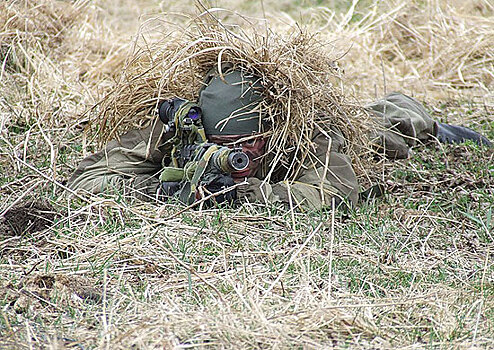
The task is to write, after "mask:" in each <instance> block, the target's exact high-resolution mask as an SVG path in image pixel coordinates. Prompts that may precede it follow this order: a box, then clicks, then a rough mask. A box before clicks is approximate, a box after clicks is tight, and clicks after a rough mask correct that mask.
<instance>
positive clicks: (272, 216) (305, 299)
mask: <svg viewBox="0 0 494 350" xmlns="http://www.w3.org/2000/svg"><path fill="white" fill-rule="evenodd" d="M213 5H214V7H216V8H218V9H220V8H221V9H222V10H217V11H210V12H206V11H205V8H204V6H207V5H206V4H205V3H195V2H193V1H191V0H188V1H180V2H179V1H167V2H160V1H158V0H139V1H133V0H118V1H109V0H95V1H88V0H76V1H71V2H69V1H56V0H40V1H33V0H28V1H26V0H8V1H4V2H2V3H0V172H1V174H2V176H1V178H0V198H1V203H0V348H2V349H3V348H5V349H35V348H53V349H62V348H79V349H95V348H98V349H99V348H102V349H103V348H105V349H128V348H131V347H134V348H139V349H141V348H142V349H154V348H165V349H168V348H177V349H179V348H239V349H244V348H282V349H288V348H304V349H305V348H309V349H312V348H314V349H319V348H336V349H339V348H362V349H381V348H403V349H414V348H434V349H435V348H438V349H443V348H444V349H449V348H455V349H472V348H491V347H492V344H493V343H494V312H493V310H494V285H493V281H494V265H493V261H494V246H493V242H494V237H493V235H494V218H493V214H494V210H493V208H494V153H493V151H492V150H487V149H485V148H482V147H479V146H477V145H474V144H470V143H467V144H464V145H460V146H444V145H430V147H428V148H425V147H422V146H419V147H416V148H415V149H414V150H413V155H412V157H411V158H410V159H408V160H402V161H398V162H394V161H388V160H384V159H375V158H374V154H373V153H372V152H369V151H368V150H367V148H365V147H362V145H365V139H364V138H363V133H362V131H361V130H366V129H367V128H368V127H371V125H369V121H368V120H367V119H366V118H367V117H366V115H365V114H363V113H362V111H361V108H360V107H359V106H361V105H363V104H364V103H366V102H369V101H372V100H373V99H375V98H376V97H380V96H382V95H383V94H384V93H385V92H391V91H393V90H400V91H403V92H405V93H408V94H410V95H413V96H414V97H416V98H418V99H419V100H421V101H423V102H424V103H425V104H426V106H427V108H428V110H429V111H430V112H431V114H432V115H433V116H434V117H435V118H436V119H438V120H440V121H443V122H452V123H457V124H462V125H466V126H469V127H471V128H473V129H475V130H477V131H479V132H482V133H484V134H485V135H486V136H488V137H489V138H490V139H494V121H493V120H494V119H493V115H494V95H493V91H494V75H493V72H494V51H493V49H492V48H493V47H494V34H493V33H494V6H493V5H492V2H491V1H489V0H472V1H461V0H449V1H446V0H425V1H419V0H414V1H404V0H385V1H372V0H360V1H358V0H357V1H353V2H352V3H350V2H346V1H337V0H333V1H327V2H323V1H317V0H301V1H288V0H280V1H277V2H268V1H264V2H257V1H252V0H243V1H240V0H235V1H231V0H230V1H226V0H224V1H223V0H218V1H214V3H213ZM165 7H166V8H165ZM225 9H227V10H225ZM163 11H166V12H167V13H162V12H163ZM184 13H187V15H184ZM199 14H202V15H199ZM218 20H221V22H219V21H218ZM297 23H299V24H297ZM170 39H173V40H170ZM218 53H221V55H220V57H221V60H223V61H234V62H235V63H236V64H237V65H238V66H241V67H243V68H244V69H247V70H249V71H251V72H253V73H256V74H258V75H260V76H261V77H262V79H263V84H264V86H266V87H267V91H268V94H269V96H268V99H267V102H266V105H265V108H266V109H267V110H268V116H269V118H271V119H272V121H273V123H274V124H275V125H276V127H275V128H274V130H273V131H272V136H273V138H272V142H271V144H270V150H271V151H272V153H273V156H274V159H275V160H276V159H277V160H278V161H280V162H286V160H287V158H286V155H285V154H284V152H285V151H286V150H287V149H298V152H299V153H300V154H301V155H303V154H305V153H306V152H308V151H309V143H308V129H309V128H311V127H314V125H315V124H318V123H319V124H321V123H322V124H324V123H334V124H336V125H338V127H339V128H341V129H342V130H343V132H344V133H345V134H346V136H347V137H348V138H349V139H350V140H351V141H352V143H351V145H350V147H349V149H348V152H349V153H350V154H351V155H352V157H353V158H354V160H355V165H356V168H357V170H358V172H359V177H360V181H361V183H362V184H364V185H367V184H371V183H374V182H375V181H377V180H378V179H379V180H380V182H382V183H384V184H385V187H386V190H387V195H386V196H385V198H382V199H375V200H370V201H369V202H366V203H362V204H361V205H360V206H359V207H358V208H355V209H351V210H347V211H344V210H341V211H336V212H334V211H331V210H328V211H318V212H304V211H290V210H286V208H284V207H281V206H280V207H277V206H275V205H271V206H264V205H257V204H248V205H245V206H242V207H240V208H236V209H232V208H223V209H210V210H184V207H183V206H179V205H175V204H166V203H163V204H161V205H159V206H156V205H153V204H148V203H142V202H139V201H138V200H135V199H133V198H126V197H125V196H124V194H122V195H118V194H117V195H115V196H94V197H89V196H81V195H79V194H76V193H73V192H71V191H70V190H68V189H67V188H66V186H65V179H67V177H68V176H69V175H70V174H71V173H72V171H73V170H74V169H75V167H76V166H77V164H78V162H79V161H80V160H81V158H82V157H84V156H85V155H88V154H89V153H90V152H93V151H95V150H97V147H98V146H99V145H98V143H99V142H101V141H104V140H107V139H108V138H111V137H113V136H115V135H118V134H120V133H122V132H123V131H125V130H127V129H129V128H131V127H135V126H144V125H145V124H146V123H150V122H151V120H152V116H153V110H154V109H155V106H156V103H157V101H158V100H159V99H160V98H163V97H168V96H172V95H182V96H185V97H188V98H195V97H196V96H197V95H196V94H197V89H198V87H199V86H200V82H201V80H202V74H203V73H204V72H205V71H206V70H207V69H208V67H209V66H210V65H214V64H216V65H217V64H218ZM184 76H186V77H187V79H178V78H177V77H184ZM320 113H324V115H325V116H326V117H325V118H323V119H321V118H319V114H320ZM294 166H295V165H294Z"/></svg>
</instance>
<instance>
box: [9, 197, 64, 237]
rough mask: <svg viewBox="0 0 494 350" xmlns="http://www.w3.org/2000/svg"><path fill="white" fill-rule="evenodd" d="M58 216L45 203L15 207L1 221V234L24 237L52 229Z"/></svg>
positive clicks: (30, 203)
mask: <svg viewBox="0 0 494 350" xmlns="http://www.w3.org/2000/svg"><path fill="white" fill-rule="evenodd" d="M56 216H57V213H56V211H55V210H54V208H53V207H52V206H51V205H49V204H48V203H45V202H40V201H29V202H26V203H23V204H20V205H16V206H13V207H12V208H11V209H9V211H7V212H6V213H5V214H4V216H3V219H1V221H0V228H1V230H0V234H2V231H3V235H4V236H24V235H26V234H30V233H35V232H38V231H41V230H44V229H46V228H47V227H50V226H51V225H52V224H53V221H54V220H55V218H56Z"/></svg>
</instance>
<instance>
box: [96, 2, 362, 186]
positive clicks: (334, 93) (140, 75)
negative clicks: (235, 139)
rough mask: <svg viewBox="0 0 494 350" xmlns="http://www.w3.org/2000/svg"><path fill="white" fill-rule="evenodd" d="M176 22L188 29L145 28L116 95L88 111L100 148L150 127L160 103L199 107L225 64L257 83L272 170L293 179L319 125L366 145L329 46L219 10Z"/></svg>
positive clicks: (308, 35) (172, 26) (298, 30)
mask: <svg viewBox="0 0 494 350" xmlns="http://www.w3.org/2000/svg"><path fill="white" fill-rule="evenodd" d="M220 16H221V18H222V19H223V20H220V19H219V17H220ZM181 19H182V23H185V22H186V25H185V26H181V25H177V24H172V23H170V22H166V23H165V24H166V25H165V26H164V27H165V28H166V30H165V31H163V32H160V31H159V29H158V28H162V27H163V23H158V24H157V23H156V22H153V21H150V22H148V23H147V24H145V25H144V26H143V28H142V32H141V33H140V34H141V36H140V39H141V40H137V44H136V47H135V50H134V52H132V54H131V55H130V57H129V58H128V61H127V65H126V67H125V69H124V71H123V72H122V75H121V78H120V80H119V81H118V83H117V84H116V87H115V89H114V90H113V91H112V92H111V93H110V94H109V95H107V96H106V97H105V98H104V99H103V100H102V101H101V103H100V104H99V105H98V106H96V107H95V108H94V109H93V112H95V117H94V118H95V119H94V120H93V123H92V125H93V126H94V125H96V126H97V127H98V133H99V136H100V141H102V142H103V143H104V142H106V141H108V140H109V139H111V138H114V137H115V136H117V135H119V134H121V133H123V132H124V131H126V130H128V129H130V128H135V127H143V126H145V125H146V124H149V122H150V121H151V120H155V119H156V107H157V105H158V102H159V101H160V100H162V99H164V98H169V97H173V96H180V97H182V98H187V99H191V100H196V99H197V97H198V90H199V89H200V87H201V84H202V81H203V79H204V76H205V73H206V72H207V71H208V70H209V69H211V67H214V66H218V67H219V66H220V65H221V64H222V63H224V62H229V63H233V64H234V65H235V66H236V67H237V68H239V69H242V70H244V71H247V72H248V73H252V74H254V75H256V76H258V77H260V78H261V80H262V85H263V86H264V88H265V97H266V98H265V100H264V102H263V106H262V107H263V110H264V112H265V118H266V120H267V121H268V123H269V124H271V125H272V126H273V127H272V130H271V131H270V132H269V134H270V136H271V137H270V142H269V144H268V151H269V152H270V153H271V155H272V157H270V159H271V160H272V163H271V164H270V165H271V166H274V165H283V166H284V167H286V168H287V169H289V170H290V171H289V172H288V173H289V174H290V176H292V177H293V176H294V175H295V174H296V173H297V170H298V169H299V167H300V165H301V164H300V162H297V161H295V162H293V161H292V160H293V159H296V160H301V159H305V157H306V156H307V154H308V153H309V152H310V151H311V136H312V133H313V131H314V130H316V129H317V126H316V124H318V125H320V126H322V127H323V128H327V127H329V125H331V126H334V127H336V128H338V129H339V130H341V131H342V132H343V134H344V135H345V137H346V138H347V139H348V140H349V141H350V145H352V146H355V145H362V144H364V142H365V140H364V137H365V136H364V135H365V134H366V133H365V132H364V129H365V128H367V127H368V125H370V122H369V118H368V116H367V114H366V113H365V112H364V111H363V110H362V109H361V108H360V107H358V106H357V105H356V104H354V103H351V102H349V100H348V99H347V98H346V97H345V96H344V94H343V91H342V77H341V74H340V71H339V69H338V64H337V60H336V59H335V57H336V53H335V52H333V51H332V50H334V48H333V47H332V46H331V45H330V44H328V43H327V42H321V41H319V40H318V37H317V36H316V35H314V34H311V33H309V32H307V31H305V30H303V29H301V28H299V27H295V28H290V29H289V30H284V31H282V32H281V31H278V32H276V31H275V30H274V29H272V28H269V27H267V26H266V23H265V22H262V21H261V22H260V21H254V20H251V19H247V18H244V17H241V16H239V15H234V14H233V13H228V12H226V11H223V10H221V11H220V10H217V11H214V12H213V11H211V10H210V11H205V12H203V13H202V14H200V15H198V16H196V17H193V18H186V21H185V18H181ZM227 21H228V22H229V23H231V22H232V21H235V22H236V23H237V25H232V24H226V22H227ZM238 23H240V24H238ZM149 33H151V34H149ZM153 37H154V38H159V40H153ZM323 124H325V125H323ZM355 148H356V147H355ZM353 149H354V147H349V149H348V153H349V154H351V153H352V150H353ZM294 154H295V157H293V156H294ZM354 158H355V159H356V158H357V157H354ZM362 168H363V167H362ZM359 170H361V169H358V166H357V172H359Z"/></svg>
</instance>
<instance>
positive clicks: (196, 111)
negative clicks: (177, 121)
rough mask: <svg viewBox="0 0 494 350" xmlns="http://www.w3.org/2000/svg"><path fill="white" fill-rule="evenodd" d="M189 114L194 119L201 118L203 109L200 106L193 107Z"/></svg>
mask: <svg viewBox="0 0 494 350" xmlns="http://www.w3.org/2000/svg"><path fill="white" fill-rule="evenodd" d="M187 116H188V117H189V118H190V119H192V120H194V121H195V120H198V119H199V118H201V110H200V109H199V108H195V107H193V108H191V109H190V110H189V113H187Z"/></svg>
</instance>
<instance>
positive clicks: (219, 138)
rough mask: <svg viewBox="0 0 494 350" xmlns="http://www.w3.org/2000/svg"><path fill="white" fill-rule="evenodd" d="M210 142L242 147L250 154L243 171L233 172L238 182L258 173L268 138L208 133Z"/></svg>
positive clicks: (234, 178) (233, 176)
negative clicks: (247, 163)
mask: <svg viewBox="0 0 494 350" xmlns="http://www.w3.org/2000/svg"><path fill="white" fill-rule="evenodd" d="M208 140H209V141H210V142H213V143H216V144H218V145H222V146H227V147H230V148H234V147H242V151H243V152H244V153H246V154H247V155H248V156H249V166H248V167H247V169H245V170H242V171H236V172H233V173H232V178H233V180H234V181H236V182H240V181H242V180H243V179H244V178H246V177H252V176H254V175H255V174H256V172H257V169H259V165H260V164H261V158H262V156H263V155H264V146H265V145H266V139H265V138H264V137H262V136H258V137H252V135H208Z"/></svg>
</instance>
